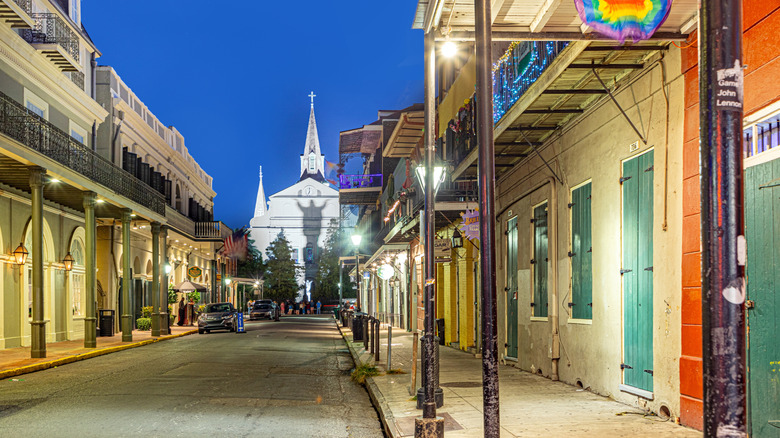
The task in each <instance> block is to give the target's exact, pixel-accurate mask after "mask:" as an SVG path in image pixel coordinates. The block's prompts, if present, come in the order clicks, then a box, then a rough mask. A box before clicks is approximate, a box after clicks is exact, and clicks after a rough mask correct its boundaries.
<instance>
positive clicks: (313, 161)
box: [309, 152, 317, 172]
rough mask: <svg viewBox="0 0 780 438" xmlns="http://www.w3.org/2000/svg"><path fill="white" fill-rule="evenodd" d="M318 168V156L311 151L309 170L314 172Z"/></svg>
mask: <svg viewBox="0 0 780 438" xmlns="http://www.w3.org/2000/svg"><path fill="white" fill-rule="evenodd" d="M316 169H317V157H316V156H315V155H314V152H311V153H309V172H314V171H315V170H316Z"/></svg>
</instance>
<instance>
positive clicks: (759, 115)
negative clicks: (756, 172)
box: [742, 101, 780, 168]
mask: <svg viewBox="0 0 780 438" xmlns="http://www.w3.org/2000/svg"><path fill="white" fill-rule="evenodd" d="M778 115H780V101H778V102H775V103H773V104H771V105H768V106H767V107H765V108H762V109H760V110H758V111H756V112H755V113H753V114H751V115H749V116H747V117H745V118H744V120H743V123H742V128H743V130H747V129H752V130H753V144H751V145H749V146H748V147H749V148H750V149H752V150H755V142H756V133H757V129H756V126H757V125H758V124H759V123H760V122H763V121H764V120H766V119H768V118H770V117H773V116H778ZM743 153H744V152H743ZM777 158H780V146H775V147H773V148H772V149H769V150H767V151H763V152H759V153H756V154H754V155H753V156H750V157H748V156H747V154H746V153H745V155H744V161H743V166H744V167H745V168H748V167H751V166H757V165H759V164H763V163H766V162H769V161H772V160H774V159H777Z"/></svg>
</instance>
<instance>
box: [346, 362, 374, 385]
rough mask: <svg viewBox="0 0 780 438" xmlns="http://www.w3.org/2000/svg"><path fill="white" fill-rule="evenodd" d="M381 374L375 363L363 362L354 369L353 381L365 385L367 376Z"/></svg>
mask: <svg viewBox="0 0 780 438" xmlns="http://www.w3.org/2000/svg"><path fill="white" fill-rule="evenodd" d="M378 375H379V369H378V368H377V367H375V366H373V365H368V364H363V365H360V366H359V367H357V368H355V370H354V371H352V381H353V382H355V383H359V384H361V385H363V384H364V383H366V378H368V377H374V376H378Z"/></svg>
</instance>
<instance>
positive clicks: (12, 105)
mask: <svg viewBox="0 0 780 438" xmlns="http://www.w3.org/2000/svg"><path fill="white" fill-rule="evenodd" d="M0 133H1V134H4V135H6V136H8V137H10V138H12V139H14V140H16V141H18V142H19V143H21V144H23V145H24V146H26V147H28V148H30V149H32V150H34V151H37V152H38V153H40V154H43V155H45V156H47V157H49V158H51V159H53V160H54V161H56V162H58V163H60V164H62V165H63V166H65V167H67V168H69V169H71V170H73V171H75V172H78V173H80V174H81V175H83V176H85V177H87V178H89V179H90V180H92V181H94V182H96V183H98V184H101V185H102V186H104V187H107V188H108V189H110V190H112V191H114V192H115V193H116V194H118V195H121V196H124V197H126V198H128V199H130V200H131V201H133V202H136V203H138V204H140V205H142V206H144V207H146V208H148V209H150V210H152V211H154V212H155V213H158V214H161V215H164V214H165V198H164V197H163V196H162V195H161V194H160V193H158V192H157V191H155V190H154V189H152V188H151V187H149V186H147V185H146V184H144V183H143V182H141V181H140V180H139V179H137V178H136V177H134V176H133V175H131V174H130V173H128V172H127V171H125V170H123V169H121V168H119V167H117V166H115V165H114V164H113V163H111V161H109V160H106V159H105V158H103V157H101V156H100V155H98V154H97V153H95V152H94V151H92V150H91V149H90V148H88V147H86V146H84V145H83V144H81V143H80V142H78V141H77V140H75V139H74V138H73V137H71V136H70V135H68V134H67V133H66V132H64V131H62V130H60V129H59V128H57V127H56V126H54V125H52V124H51V123H49V122H48V121H46V120H44V119H42V118H41V117H39V116H38V115H37V114H34V113H33V112H31V111H29V110H28V109H27V108H25V107H24V106H22V105H21V104H19V103H18V102H16V101H15V100H13V99H11V98H10V97H8V96H7V95H6V94H4V93H2V92H0Z"/></svg>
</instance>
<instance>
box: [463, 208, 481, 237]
mask: <svg viewBox="0 0 780 438" xmlns="http://www.w3.org/2000/svg"><path fill="white" fill-rule="evenodd" d="M460 217H461V218H463V222H462V223H461V224H460V225H459V228H460V231H461V232H462V233H463V236H464V237H465V238H467V239H479V210H466V211H465V212H463V213H461V214H460Z"/></svg>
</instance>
